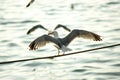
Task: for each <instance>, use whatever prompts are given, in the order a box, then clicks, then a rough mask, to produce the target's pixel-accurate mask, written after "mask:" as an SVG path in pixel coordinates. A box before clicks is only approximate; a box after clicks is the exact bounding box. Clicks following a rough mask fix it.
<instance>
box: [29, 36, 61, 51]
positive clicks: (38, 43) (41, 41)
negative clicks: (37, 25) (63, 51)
mask: <svg viewBox="0 0 120 80" xmlns="http://www.w3.org/2000/svg"><path fill="white" fill-rule="evenodd" d="M50 42H51V43H54V44H55V45H56V46H58V47H60V43H59V41H58V40H57V39H55V38H53V37H51V36H48V35H43V36H41V37H38V38H37V39H35V40H34V41H33V42H31V43H30V45H29V47H30V50H36V49H38V48H40V47H43V46H45V45H46V44H47V43H50Z"/></svg>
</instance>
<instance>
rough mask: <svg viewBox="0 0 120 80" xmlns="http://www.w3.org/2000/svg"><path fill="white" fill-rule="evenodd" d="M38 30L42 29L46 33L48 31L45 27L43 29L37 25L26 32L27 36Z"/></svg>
mask: <svg viewBox="0 0 120 80" xmlns="http://www.w3.org/2000/svg"><path fill="white" fill-rule="evenodd" d="M38 28H41V29H44V30H46V31H48V29H46V28H45V27H43V26H42V25H41V24H38V25H35V26H33V27H32V28H31V29H29V30H28V31H27V34H30V33H31V32H33V31H35V30H36V29H38Z"/></svg>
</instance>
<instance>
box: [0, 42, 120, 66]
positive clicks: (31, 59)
mask: <svg viewBox="0 0 120 80" xmlns="http://www.w3.org/2000/svg"><path fill="white" fill-rule="evenodd" d="M115 46H120V44H114V45H109V46H103V47H98V48H93V49H88V50H83V51H77V52H72V53H67V54H63V55H54V56H47V57H37V58H30V59H21V60H12V61H4V62H0V64H8V63H15V62H24V61H33V60H39V59H53V58H56V57H62V56H68V55H73V54H78V53H84V52H90V51H95V50H100V49H105V48H110V47H115Z"/></svg>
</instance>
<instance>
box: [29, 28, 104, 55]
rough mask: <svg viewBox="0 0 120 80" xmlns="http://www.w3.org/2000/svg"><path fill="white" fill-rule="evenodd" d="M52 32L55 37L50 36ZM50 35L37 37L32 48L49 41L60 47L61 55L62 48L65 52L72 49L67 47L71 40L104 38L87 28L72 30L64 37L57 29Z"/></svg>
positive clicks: (41, 45)
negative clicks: (59, 34)
mask: <svg viewBox="0 0 120 80" xmlns="http://www.w3.org/2000/svg"><path fill="white" fill-rule="evenodd" d="M50 34H52V35H54V37H52V36H49V35H50ZM49 35H42V36H40V37H38V38H37V39H35V40H34V41H33V42H31V43H30V45H29V47H30V50H37V49H38V48H40V47H43V46H45V45H46V44H47V43H54V46H55V47H56V48H57V49H58V55H59V53H60V50H62V52H63V54H64V53H65V52H66V51H70V50H71V49H70V48H67V46H68V45H69V44H70V42H71V41H73V40H74V39H75V38H77V37H80V38H85V39H91V40H93V41H101V40H102V39H101V37H100V35H98V34H96V33H93V32H90V31H86V30H79V29H74V30H72V31H71V32H70V33H69V34H68V35H67V36H66V37H64V38H59V36H58V32H57V31H53V32H51V33H49Z"/></svg>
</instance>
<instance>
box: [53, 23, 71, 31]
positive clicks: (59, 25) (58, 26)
mask: <svg viewBox="0 0 120 80" xmlns="http://www.w3.org/2000/svg"><path fill="white" fill-rule="evenodd" d="M61 27H62V28H63V29H65V30H67V31H69V32H70V31H71V30H70V29H69V28H67V27H66V26H64V25H61V24H58V25H57V26H56V27H55V28H54V30H56V29H58V28H61Z"/></svg>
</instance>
